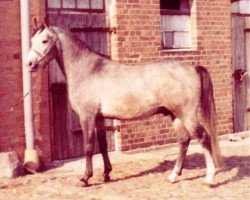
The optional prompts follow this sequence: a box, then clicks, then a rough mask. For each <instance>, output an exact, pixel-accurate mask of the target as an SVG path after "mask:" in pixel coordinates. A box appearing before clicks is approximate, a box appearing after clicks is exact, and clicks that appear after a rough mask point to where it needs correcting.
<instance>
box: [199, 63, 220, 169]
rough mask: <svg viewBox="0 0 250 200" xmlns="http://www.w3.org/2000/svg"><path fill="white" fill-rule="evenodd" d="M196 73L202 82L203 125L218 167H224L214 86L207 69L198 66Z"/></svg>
mask: <svg viewBox="0 0 250 200" xmlns="http://www.w3.org/2000/svg"><path fill="white" fill-rule="evenodd" d="M196 71H197V73H198V75H199V77H200V81H201V99H200V105H201V113H202V118H203V125H204V128H205V129H206V131H207V132H208V134H209V136H210V143H211V150H212V156H213V159H214V162H215V165H216V166H217V167H221V166H222V159H221V154H220V148H219V144H218V140H217V132H216V127H215V121H216V110H215V103H214V95H213V84H212V81H211V77H210V75H209V72H208V71H207V70H206V68H204V67H202V66H197V67H196Z"/></svg>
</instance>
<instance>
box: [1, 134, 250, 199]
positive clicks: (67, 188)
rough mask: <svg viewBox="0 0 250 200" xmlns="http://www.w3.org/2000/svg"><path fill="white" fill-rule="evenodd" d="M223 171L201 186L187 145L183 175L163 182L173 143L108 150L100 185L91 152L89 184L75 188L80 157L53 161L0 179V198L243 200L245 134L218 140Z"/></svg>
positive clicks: (247, 162) (248, 143)
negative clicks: (107, 168) (107, 171)
mask: <svg viewBox="0 0 250 200" xmlns="http://www.w3.org/2000/svg"><path fill="white" fill-rule="evenodd" d="M220 146H221V150H222V155H223V158H224V162H225V169H224V170H222V171H219V172H218V173H217V174H216V176H215V182H216V185H215V187H213V188H209V187H207V186H205V185H204V184H203V180H204V176H205V161H204V157H203V154H201V148H200V146H199V145H197V144H192V145H191V146H190V148H189V151H188V155H187V161H186V163H185V167H184V170H183V175H182V176H180V177H179V180H178V182H177V183H175V184H171V183H169V182H167V179H166V177H167V176H168V175H169V174H170V171H171V169H172V168H173V166H174V163H175V159H176V157H177V151H178V149H177V146H176V145H171V146H168V147H166V148H162V149H159V150H151V151H146V152H142V153H133V154H131V153H130V154H125V153H119V152H112V153H110V158H111V162H112V163H113V171H112V173H111V179H112V181H111V182H109V183H103V180H102V176H101V175H102V171H103V167H102V158H101V156H100V155H96V156H94V166H95V167H94V176H93V178H91V180H90V184H91V186H90V187H80V186H79V184H78V183H79V182H78V180H79V179H80V178H81V177H82V175H83V173H84V166H85V164H84V163H85V160H84V159H83V158H81V159H78V160H70V161H66V162H54V163H53V165H54V166H55V167H54V168H51V169H49V170H47V171H45V172H43V173H37V174H35V175H26V176H23V177H19V178H16V179H7V178H6V179H5V178H4V179H0V200H59V199H62V200H66V199H72V200H73V199H74V200H77V199H81V200H116V199H119V200H129V199H131V200H161V199H162V200H163V199H164V200H165V199H176V200H177V199H178V200H200V199H202V200H206V199H209V200H219V199H223V200H225V199H226V200H230V199H237V200H241V199H242V200H246V199H250V177H249V176H250V138H245V139H240V140H238V141H234V142H230V141H229V140H227V139H223V140H221V141H220Z"/></svg>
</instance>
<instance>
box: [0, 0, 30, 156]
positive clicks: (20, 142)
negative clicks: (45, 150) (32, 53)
mask: <svg viewBox="0 0 250 200" xmlns="http://www.w3.org/2000/svg"><path fill="white" fill-rule="evenodd" d="M0 13H1V15H0V27H1V28H0V152H3V151H10V150H15V151H17V152H18V154H19V155H20V156H23V154H24V147H25V139H24V124H23V104H22V103H20V104H18V105H17V106H16V107H15V109H14V110H13V112H10V109H11V107H12V106H13V105H15V104H16V103H17V102H18V101H19V99H21V98H22V96H23V95H22V64H21V30H20V5H19V1H0Z"/></svg>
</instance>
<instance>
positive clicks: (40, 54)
mask: <svg viewBox="0 0 250 200" xmlns="http://www.w3.org/2000/svg"><path fill="white" fill-rule="evenodd" d="M55 43H56V40H54V41H53V43H52V44H51V46H50V47H49V48H48V49H47V51H46V52H45V53H44V54H42V53H40V52H39V51H37V50H36V49H34V48H33V47H31V50H32V51H34V52H35V53H36V54H37V55H38V56H39V57H40V58H42V59H43V58H45V57H46V56H47V55H48V53H49V52H50V51H51V49H52V48H53V47H54V45H55Z"/></svg>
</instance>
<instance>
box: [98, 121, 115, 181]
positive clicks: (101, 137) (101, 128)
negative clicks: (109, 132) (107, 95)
mask: <svg viewBox="0 0 250 200" xmlns="http://www.w3.org/2000/svg"><path fill="white" fill-rule="evenodd" d="M104 123H105V122H104V118H103V117H98V118H97V119H96V127H97V138H98V143H99V149H100V152H101V154H102V157H103V163H104V173H103V177H104V181H105V182H107V181H110V176H109V173H110V172H111V171H112V166H111V163H110V160H109V156H108V143H107V138H106V129H105V124H104Z"/></svg>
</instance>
